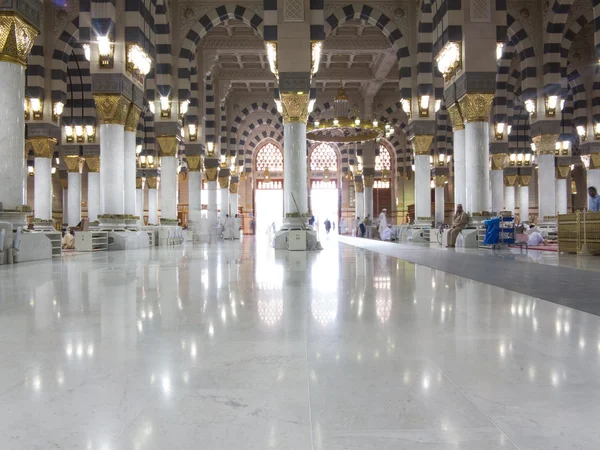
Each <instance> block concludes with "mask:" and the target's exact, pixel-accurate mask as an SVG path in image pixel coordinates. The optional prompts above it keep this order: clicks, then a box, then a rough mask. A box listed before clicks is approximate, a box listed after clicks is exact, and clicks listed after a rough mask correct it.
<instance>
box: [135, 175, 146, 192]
mask: <svg viewBox="0 0 600 450" xmlns="http://www.w3.org/2000/svg"><path fill="white" fill-rule="evenodd" d="M135 188H136V189H144V179H143V178H142V177H136V178H135Z"/></svg>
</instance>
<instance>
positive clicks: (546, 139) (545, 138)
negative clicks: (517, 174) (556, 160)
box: [532, 134, 559, 155]
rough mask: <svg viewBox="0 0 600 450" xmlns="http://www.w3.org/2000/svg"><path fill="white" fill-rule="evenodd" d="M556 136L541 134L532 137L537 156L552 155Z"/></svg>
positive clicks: (556, 140)
mask: <svg viewBox="0 0 600 450" xmlns="http://www.w3.org/2000/svg"><path fill="white" fill-rule="evenodd" d="M558 137H559V136H558V134H542V135H540V136H534V137H533V139H532V140H533V143H534V144H535V150H536V152H537V154H538V155H554V153H555V152H556V142H558Z"/></svg>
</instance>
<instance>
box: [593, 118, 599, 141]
mask: <svg viewBox="0 0 600 450" xmlns="http://www.w3.org/2000/svg"><path fill="white" fill-rule="evenodd" d="M594 137H595V138H596V139H600V122H596V123H595V124H594Z"/></svg>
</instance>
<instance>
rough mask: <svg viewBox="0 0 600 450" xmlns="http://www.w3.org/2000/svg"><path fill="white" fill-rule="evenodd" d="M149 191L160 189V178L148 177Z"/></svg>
mask: <svg viewBox="0 0 600 450" xmlns="http://www.w3.org/2000/svg"><path fill="white" fill-rule="evenodd" d="M146 183H147V184H148V189H156V188H157V187H158V177H146Z"/></svg>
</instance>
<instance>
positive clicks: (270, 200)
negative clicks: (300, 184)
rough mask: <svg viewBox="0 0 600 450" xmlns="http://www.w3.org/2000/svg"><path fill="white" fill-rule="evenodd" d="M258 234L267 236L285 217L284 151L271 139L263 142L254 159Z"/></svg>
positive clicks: (255, 207)
mask: <svg viewBox="0 0 600 450" xmlns="http://www.w3.org/2000/svg"><path fill="white" fill-rule="evenodd" d="M254 212H255V215H256V235H257V236H265V235H267V234H268V231H269V228H270V227H271V226H272V224H273V223H275V227H276V228H279V226H280V225H281V220H282V218H283V152H282V151H281V148H280V147H279V146H277V145H275V143H273V142H271V141H266V142H265V143H263V144H262V145H261V146H260V147H259V149H258V151H257V152H256V157H255V160H254Z"/></svg>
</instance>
